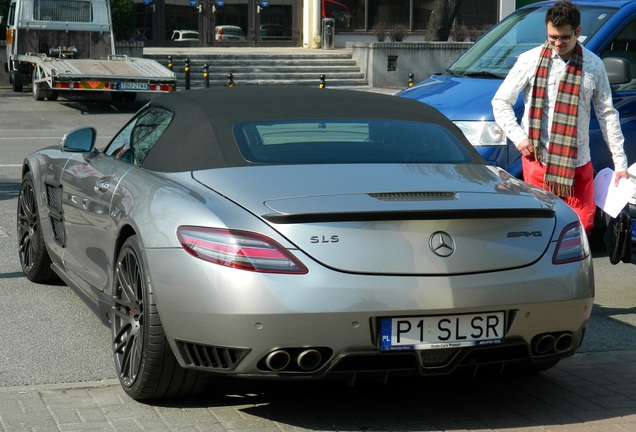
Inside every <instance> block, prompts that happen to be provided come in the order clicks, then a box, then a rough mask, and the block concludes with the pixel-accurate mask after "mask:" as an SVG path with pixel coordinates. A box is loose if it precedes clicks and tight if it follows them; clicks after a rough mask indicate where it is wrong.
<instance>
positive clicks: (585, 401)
mask: <svg viewBox="0 0 636 432" xmlns="http://www.w3.org/2000/svg"><path fill="white" fill-rule="evenodd" d="M0 430H1V431H3V432H22V431H29V432H36V431H37V432H45V431H118V432H124V431H174V432H176V431H179V432H186V431H188V432H195V431H235V432H242V431H254V432H256V431H258V432H269V431H302V430H321V431H334V430H335V431H386V430H400V431H438V430H446V431H449V430H453V431H454V430H469V431H476V430H519V431H521V430H523V431H524V432H526V431H568V432H570V431H582V432H583V431H584V432H588V431H589V432H593V431H601V432H605V431H607V432H613V431H616V432H623V431H625V432H629V431H636V350H634V351H613V352H606V353H583V354H577V355H576V356H574V357H571V358H568V359H565V360H563V361H562V362H561V363H560V364H559V365H558V366H557V367H555V368H553V369H551V370H550V371H548V372H544V373H541V374H537V375H534V376H527V377H516V378H497V379H493V378H490V379H466V378H464V379H460V378H450V379H449V378H448V377H446V378H443V377H439V378H434V379H408V380H405V379H393V380H391V379H390V380H389V382H388V383H387V384H386V385H382V384H379V383H376V382H369V381H365V382H362V381H360V382H358V383H356V385H354V386H349V385H347V384H343V383H338V382H326V381H319V382H311V383H306V382H289V383H278V382H262V381H261V382H255V381H244V380H223V381H221V382H220V383H219V384H217V385H215V386H213V387H211V388H210V389H209V390H208V391H207V392H206V393H205V394H204V395H203V396H202V397H199V398H196V399H184V400H172V401H159V402H156V401H155V402H151V403H139V402H136V401H134V400H132V399H130V398H129V397H128V396H126V394H125V393H124V392H123V391H122V389H121V388H120V387H119V384H118V383H117V382H116V381H114V380H109V381H104V382H93V383H79V384H61V385H42V386H32V387H31V386H30V387H5V388H0Z"/></svg>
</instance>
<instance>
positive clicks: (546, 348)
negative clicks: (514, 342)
mask: <svg viewBox="0 0 636 432" xmlns="http://www.w3.org/2000/svg"><path fill="white" fill-rule="evenodd" d="M555 342H556V338H555V337H554V336H553V335H551V334H548V333H546V334H544V335H541V336H537V337H536V338H535V340H534V341H533V343H532V351H533V352H534V353H535V354H538V355H545V354H547V353H549V352H550V351H552V350H553V349H554V343H555Z"/></svg>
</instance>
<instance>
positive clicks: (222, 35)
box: [135, 0, 523, 48]
mask: <svg viewBox="0 0 636 432" xmlns="http://www.w3.org/2000/svg"><path fill="white" fill-rule="evenodd" d="M516 1H523V0H516ZM135 3H136V8H137V35H136V38H138V39H140V40H144V41H145V43H146V45H147V46H233V47H268V46H269V47H305V48H319V47H320V45H321V33H322V28H323V18H331V19H333V21H328V22H329V23H330V24H331V23H333V25H334V26H335V45H336V47H344V46H346V45H347V43H348V42H359V41H369V42H371V41H375V40H376V30H377V28H378V27H379V26H384V27H385V28H386V29H387V31H390V30H391V29H392V28H397V27H396V26H400V29H402V30H403V31H405V32H406V38H407V39H408V40H410V41H424V40H426V29H427V26H428V22H429V19H430V16H431V13H432V11H433V9H434V7H435V4H436V0H270V1H265V0H135ZM515 7H516V3H515V0H466V1H463V2H462V3H461V6H460V9H459V13H458V15H457V18H456V21H455V22H456V24H458V25H462V26H465V28H467V29H469V30H480V29H481V30H483V29H485V28H488V27H490V26H492V25H494V24H495V23H497V22H498V21H499V20H500V19H501V18H503V17H504V16H506V15H507V14H509V13H510V12H512V11H513V10H514V9H515ZM325 23H327V22H325Z"/></svg>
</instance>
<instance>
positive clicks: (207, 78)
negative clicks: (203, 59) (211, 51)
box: [203, 64, 210, 88]
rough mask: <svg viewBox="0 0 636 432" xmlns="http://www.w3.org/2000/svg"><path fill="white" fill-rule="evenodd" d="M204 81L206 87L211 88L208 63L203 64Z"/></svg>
mask: <svg viewBox="0 0 636 432" xmlns="http://www.w3.org/2000/svg"><path fill="white" fill-rule="evenodd" d="M203 83H204V85H205V88H209V87H210V74H209V73H208V65H207V64H204V65H203Z"/></svg>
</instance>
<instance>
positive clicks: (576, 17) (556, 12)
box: [545, 1, 581, 30]
mask: <svg viewBox="0 0 636 432" xmlns="http://www.w3.org/2000/svg"><path fill="white" fill-rule="evenodd" d="M545 23H546V24H548V23H552V25H553V26H555V27H561V26H564V25H568V24H569V25H570V26H572V30H576V29H577V28H578V27H579V26H580V25H581V12H580V11H579V8H578V7H577V6H576V5H575V4H574V3H572V2H570V1H559V2H556V3H555V4H553V5H552V6H550V8H549V9H548V12H547V13H546V14H545Z"/></svg>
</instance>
